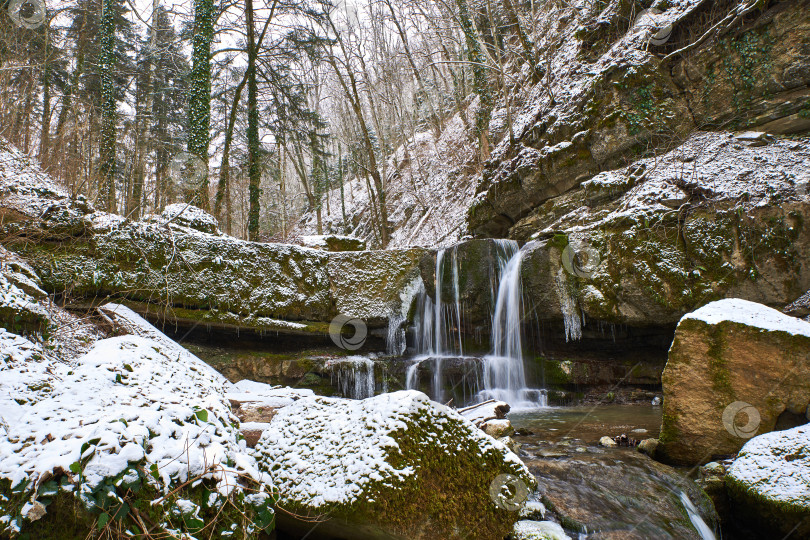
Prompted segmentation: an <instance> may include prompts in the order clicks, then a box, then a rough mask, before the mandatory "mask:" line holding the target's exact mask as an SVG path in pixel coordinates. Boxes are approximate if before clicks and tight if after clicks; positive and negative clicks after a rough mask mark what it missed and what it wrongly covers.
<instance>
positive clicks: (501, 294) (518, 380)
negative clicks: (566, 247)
mask: <svg viewBox="0 0 810 540" xmlns="http://www.w3.org/2000/svg"><path fill="white" fill-rule="evenodd" d="M500 242H501V249H499V250H498V255H499V257H498V268H499V270H500V271H499V280H498V291H497V294H496V296H495V312H494V313H493V315H492V354H490V355H488V356H486V357H485V358H484V374H483V382H484V390H483V392H482V396H481V397H482V398H483V399H490V398H494V399H498V400H501V401H506V402H507V403H509V404H510V405H512V406H513V407H526V406H538V405H539V406H545V405H546V400H545V391H543V390H532V389H529V388H527V387H526V374H525V372H524V369H523V343H522V332H521V329H522V326H523V286H522V281H521V272H520V270H521V264H522V262H523V256H524V255H525V254H526V251H525V250H524V249H521V250H518V245H517V242H513V241H509V240H501V241H500Z"/></svg>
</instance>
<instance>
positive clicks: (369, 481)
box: [257, 391, 535, 540]
mask: <svg viewBox="0 0 810 540" xmlns="http://www.w3.org/2000/svg"><path fill="white" fill-rule="evenodd" d="M257 451H258V456H259V461H260V464H261V466H262V467H263V468H264V470H265V471H266V472H267V473H268V474H269V475H270V477H271V479H272V481H273V484H274V485H275V486H276V487H277V488H278V490H279V493H280V499H279V501H278V509H279V510H281V511H280V512H278V517H279V527H280V528H281V529H282V530H287V531H289V532H292V533H294V534H303V533H305V532H308V531H310V530H311V529H312V528H313V527H314V526H315V524H314V523H313V522H312V519H313V518H316V517H317V516H320V517H321V519H319V520H318V521H319V523H318V524H317V532H318V535H319V536H325V537H333V536H334V537H339V538H353V539H358V540H362V539H371V538H398V539H405V538H408V539H412V540H420V539H425V540H427V539H436V540H438V539H449V538H472V537H474V538H487V539H489V538H492V539H495V538H503V537H504V536H506V535H507V534H508V533H509V532H510V530H511V529H512V525H513V524H514V523H515V521H517V520H518V519H519V517H518V512H516V511H513V510H517V509H518V508H519V505H520V503H522V502H523V501H525V498H526V495H527V493H528V491H529V490H531V489H532V488H533V487H534V484H535V481H534V478H533V477H532V476H531V474H529V472H528V470H527V469H526V468H525V466H524V465H523V463H522V462H521V461H520V459H519V458H518V457H517V456H516V455H514V454H513V453H511V452H510V451H509V450H507V449H506V447H505V446H504V445H502V444H501V443H499V442H497V441H495V440H494V439H492V438H491V437H489V436H487V435H485V434H484V433H483V432H481V431H480V430H479V429H477V428H476V427H475V426H473V425H472V424H471V423H470V422H468V421H467V420H465V419H464V418H463V417H461V416H460V415H458V414H457V413H455V412H454V411H452V410H451V409H449V408H447V407H445V406H443V405H440V404H437V403H434V402H431V401H429V400H428V398H427V397H426V396H425V395H424V394H422V393H420V392H416V391H401V392H395V393H392V394H383V395H380V396H377V397H374V398H370V399H366V400H362V401H350V400H341V399H335V398H322V397H317V398H306V399H302V400H299V401H297V402H296V403H295V404H293V405H290V406H289V407H285V408H283V409H281V410H279V411H277V412H276V414H275V416H274V417H273V419H272V420H271V422H270V425H269V427H268V429H267V430H266V431H265V432H264V434H263V435H262V438H261V440H260V441H259V444H258V446H257ZM512 505H514V506H512Z"/></svg>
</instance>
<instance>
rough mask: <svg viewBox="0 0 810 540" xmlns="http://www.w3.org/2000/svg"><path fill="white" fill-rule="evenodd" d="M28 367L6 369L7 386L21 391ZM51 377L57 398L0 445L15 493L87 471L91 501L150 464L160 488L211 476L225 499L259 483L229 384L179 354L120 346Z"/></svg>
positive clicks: (85, 487)
mask: <svg viewBox="0 0 810 540" xmlns="http://www.w3.org/2000/svg"><path fill="white" fill-rule="evenodd" d="M28 365H30V363H28V364H27V365H26V368H25V369H23V370H20V369H19V368H18V369H17V370H15V369H6V370H4V373H3V379H4V384H8V382H9V381H12V384H14V382H13V381H18V386H20V387H24V386H25V385H26V382H27V381H28V380H30V378H29V377H26V376H25V375H28V374H30V372H29V369H30V368H28ZM44 369H45V371H47V372H48V377H47V382H46V383H44V384H47V385H48V387H49V389H50V391H49V392H47V394H46V395H45V396H43V397H41V398H40V399H39V400H37V401H35V402H34V403H26V404H23V406H22V409H23V410H22V411H20V412H22V414H19V415H18V420H17V421H16V422H12V423H9V425H8V428H7V437H5V438H3V439H0V456H2V458H0V476H1V477H3V478H7V479H10V480H11V481H12V485H17V484H19V483H20V482H22V481H23V480H25V479H26V478H29V479H32V480H36V479H37V478H41V477H42V476H43V475H44V474H46V473H50V472H51V471H54V470H55V469H58V468H61V469H62V470H64V471H72V472H74V473H78V472H79V471H81V474H82V480H83V482H82V488H81V493H88V494H89V493H91V492H92V491H93V490H94V489H95V488H96V487H97V486H98V485H99V484H100V483H101V482H102V481H103V480H104V479H105V478H110V477H115V476H116V475H118V474H120V473H122V472H123V471H124V470H125V469H127V468H128V467H131V466H132V465H134V464H135V463H138V462H139V461H141V460H142V459H144V458H145V459H146V463H147V464H150V465H151V464H155V465H156V471H157V474H158V475H159V477H160V481H161V483H162V484H163V486H168V485H169V484H170V483H172V482H184V481H185V480H187V479H188V478H193V477H197V476H200V475H206V477H214V478H217V479H218V480H219V481H220V486H219V489H220V491H222V492H223V493H228V492H229V491H230V490H232V489H233V488H234V487H235V486H236V477H237V475H238V474H240V473H245V474H248V475H250V476H251V477H254V478H256V479H258V478H259V474H258V471H257V470H256V466H255V461H254V460H253V459H252V458H251V457H250V456H249V455H248V454H247V452H246V451H245V450H244V448H242V447H240V445H239V443H238V442H237V439H238V437H237V429H236V428H235V427H234V425H233V424H234V423H235V420H234V419H233V418H231V415H230V408H229V407H228V404H227V401H225V400H224V398H223V395H224V387H225V384H226V382H225V380H224V379H223V378H222V377H221V376H220V375H218V374H217V373H215V372H214V371H213V370H212V369H211V368H210V367H208V366H207V365H206V364H204V363H203V362H202V361H201V360H199V359H197V358H196V357H194V356H192V355H191V354H190V353H184V352H181V349H180V348H179V347H176V348H165V347H163V346H162V344H160V345H159V344H157V343H156V342H154V341H151V340H149V339H146V338H143V337H139V336H122V337H115V338H110V339H105V340H101V341H99V342H97V343H96V344H95V346H94V347H93V348H92V349H91V350H90V352H89V353H87V354H86V355H84V356H83V357H81V358H79V359H78V360H76V362H75V363H58V364H57V363H51V364H50V365H47V367H45V368H44ZM21 371H23V372H22V373H21ZM25 372H29V373H25ZM29 388H30V386H29ZM229 461H230V462H232V463H234V465H233V466H229V465H227V463H228V462H229Z"/></svg>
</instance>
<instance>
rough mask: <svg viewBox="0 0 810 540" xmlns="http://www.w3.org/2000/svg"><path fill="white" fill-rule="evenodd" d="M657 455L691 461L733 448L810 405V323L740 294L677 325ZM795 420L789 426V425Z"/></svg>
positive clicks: (801, 413) (704, 459) (665, 378)
mask: <svg viewBox="0 0 810 540" xmlns="http://www.w3.org/2000/svg"><path fill="white" fill-rule="evenodd" d="M662 379H663V390H664V413H663V422H662V427H661V436H660V441H661V445H660V446H659V447H658V454H657V455H658V456H659V457H661V458H662V459H664V460H667V461H671V462H675V463H684V464H695V463H705V462H707V461H710V460H712V459H713V458H714V457H715V456H722V455H727V454H732V453H734V452H737V451H738V450H739V449H740V448H741V447H742V446H743V444H744V443H745V442H746V441H747V440H748V439H750V438H751V437H753V436H754V435H756V434H758V433H767V432H769V431H772V430H773V429H774V428H775V427H776V426H777V423H778V422H779V421H780V418H784V419H785V421H787V419H789V417H790V416H791V415H796V416H798V417H800V418H802V419H803V422H806V418H804V415H805V412H806V411H807V407H808V405H809V404H810V323H807V322H804V321H802V320H800V319H795V318H793V317H789V316H787V315H784V314H783V313H780V312H778V311H776V310H774V309H771V308H769V307H766V306H763V305H760V304H756V303H753V302H748V301H745V300H739V299H727V300H720V301H717V302H713V303H710V304H708V305H706V306H704V307H702V308H700V309H699V310H697V311H695V312H693V313H690V314H689V315H686V316H685V317H684V318H683V319H681V322H680V323H679V324H678V328H677V330H676V332H675V339H674V341H673V342H672V347H671V349H670V351H669V360H668V362H667V366H666V368H665V370H664V374H663V376H662ZM794 425H795V424H794Z"/></svg>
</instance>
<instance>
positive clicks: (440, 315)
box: [406, 248, 463, 401]
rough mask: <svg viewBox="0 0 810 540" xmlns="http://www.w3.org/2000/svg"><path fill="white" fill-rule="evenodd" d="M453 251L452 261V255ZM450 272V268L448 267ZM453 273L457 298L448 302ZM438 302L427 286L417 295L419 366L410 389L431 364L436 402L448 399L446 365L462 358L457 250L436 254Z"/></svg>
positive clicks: (416, 364)
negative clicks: (448, 280) (446, 287)
mask: <svg viewBox="0 0 810 540" xmlns="http://www.w3.org/2000/svg"><path fill="white" fill-rule="evenodd" d="M448 251H449V257H448V256H447V255H448ZM448 266H449V267H450V268H447V267H448ZM448 271H449V272H450V274H449V275H450V276H451V277H452V283H453V297H452V299H451V301H450V302H446V301H445V298H444V294H443V290H442V289H443V287H442V285H443V283H444V279H445V276H446V275H448ZM434 285H435V290H436V294H435V297H436V299H435V301H434V300H433V299H431V298H430V296H428V295H427V293H426V291H425V288H424V284H423V285H422V289H421V290H420V291H419V294H418V295H417V305H416V316H415V321H414V322H415V325H416V328H417V332H416V343H415V345H416V352H417V358H416V359H415V362H414V363H413V364H412V365H411V366H410V367H409V368H408V371H407V374H406V387H407V388H409V389H413V388H417V386H418V382H419V381H418V374H417V370H418V369H419V365H420V364H422V363H424V362H426V361H428V360H429V361H430V362H431V364H432V365H431V367H432V373H433V378H432V381H431V383H432V384H431V387H432V388H431V393H432V396H433V398H434V399H436V400H437V401H441V400H442V399H443V398H444V386H443V385H444V376H443V363H444V360H446V359H447V358H458V357H460V356H462V353H463V346H462V335H461V322H462V309H461V302H460V293H459V271H458V254H457V252H456V249H455V248H450V250H447V249H440V250H439V251H438V252H437V253H436V278H435V282H434Z"/></svg>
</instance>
